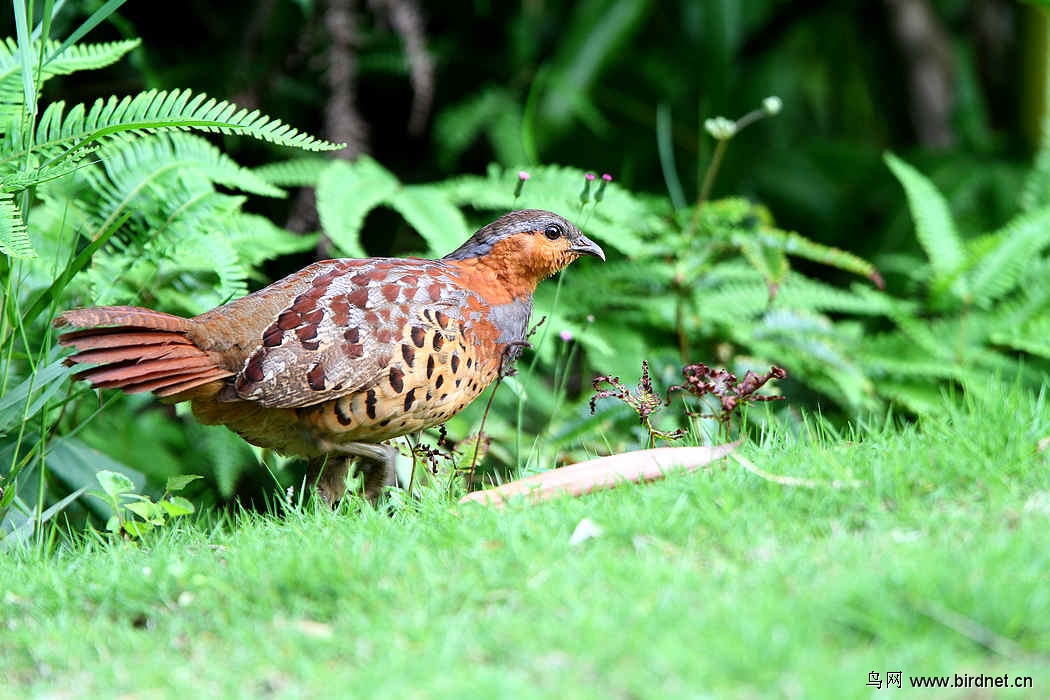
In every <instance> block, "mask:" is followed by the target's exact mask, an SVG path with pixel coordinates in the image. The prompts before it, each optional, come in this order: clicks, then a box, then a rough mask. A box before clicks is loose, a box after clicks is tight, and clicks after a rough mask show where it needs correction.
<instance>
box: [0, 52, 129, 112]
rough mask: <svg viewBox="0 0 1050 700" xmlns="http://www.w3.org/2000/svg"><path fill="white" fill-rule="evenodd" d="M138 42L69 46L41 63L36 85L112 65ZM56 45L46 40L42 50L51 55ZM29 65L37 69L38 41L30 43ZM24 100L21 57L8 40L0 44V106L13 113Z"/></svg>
mask: <svg viewBox="0 0 1050 700" xmlns="http://www.w3.org/2000/svg"><path fill="white" fill-rule="evenodd" d="M140 43H141V41H140V40H139V39H127V40H124V41H111V42H107V43H102V44H73V45H71V46H68V47H66V50H65V51H63V52H62V53H61V54H60V55H58V56H56V57H55V58H54V59H52V60H51V61H49V62H47V63H45V64H44V65H43V67H42V70H41V71H40V73H39V75H37V76H35V77H36V78H37V80H38V81H39V84H43V83H44V82H45V81H46V80H47V79H48V78H51V77H54V76H56V75H68V74H70V73H76V72H77V71H82V70H94V69H98V68H105V67H106V66H108V65H111V64H113V63H116V62H117V61H119V60H120V59H121V58H123V57H124V56H125V55H126V54H127V53H128V52H129V51H131V50H133V49H135V48H136V47H138V45H139V44H140ZM59 46H60V44H59V43H58V42H57V41H48V42H46V45H45V46H44V51H45V52H46V53H48V54H52V53H54V52H55V50H57V49H58V47H59ZM31 50H32V58H33V60H32V65H33V68H34V69H35V68H36V67H37V61H36V57H37V55H38V54H39V52H40V42H38V41H37V42H33V45H32V48H31ZM24 100H25V93H24V91H23V89H22V57H21V55H20V54H19V51H18V42H16V41H15V40H14V39H12V38H10V37H8V38H5V39H3V40H2V41H0V103H3V105H4V109H8V110H9V109H11V108H12V107H13V108H14V109H15V110H16V111H17V109H18V108H20V106H21V105H22V103H23V102H24ZM7 121H8V120H7V119H3V120H0V131H6V129H7V123H6V122H7Z"/></svg>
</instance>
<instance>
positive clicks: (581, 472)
mask: <svg viewBox="0 0 1050 700" xmlns="http://www.w3.org/2000/svg"><path fill="white" fill-rule="evenodd" d="M739 444H740V442H739V441H737V442H731V443H727V444H725V445H717V446H715V447H657V448H655V449H652V450H638V451H637V452H624V453H623V454H618V455H609V456H608V457H598V458H597V459H590V460H587V461H586V462H578V463H576V464H573V465H570V466H568V467H562V468H561V469H552V470H551V471H549V472H543V473H542V474H534V475H532V476H530V477H526V478H524V479H518V480H517V481H511V482H508V483H506V484H502V485H500V486H497V487H495V488H491V489H486V490H484V491H475V492H473V493H468V494H467V495H466V496H464V497H463V498H461V499H460V500H459V502H460V503H467V502H469V501H475V502H477V503H484V504H488V505H495V506H501V505H503V504H504V503H505V502H506V501H507V499H509V498H512V497H514V496H528V497H529V499H530V500H532V501H533V502H539V501H546V500H548V499H551V498H554V497H556V496H560V495H570V496H582V495H583V494H586V493H590V492H591V491H598V490H600V489H611V488H614V487H616V486H619V485H620V484H622V483H624V482H627V481H630V482H634V483H641V482H643V481H655V480H657V479H662V478H663V477H664V476H665V475H666V473H667V472H668V471H669V470H672V469H676V468H681V469H684V470H685V471H695V470H697V469H700V468H701V467H706V466H707V465H708V464H710V463H711V462H714V461H715V460H718V459H721V458H722V457H725V456H726V455H728V454H729V453H730V452H732V451H733V450H735V449H736V448H737V446H738V445H739Z"/></svg>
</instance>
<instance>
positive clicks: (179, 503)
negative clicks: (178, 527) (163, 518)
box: [160, 496, 196, 518]
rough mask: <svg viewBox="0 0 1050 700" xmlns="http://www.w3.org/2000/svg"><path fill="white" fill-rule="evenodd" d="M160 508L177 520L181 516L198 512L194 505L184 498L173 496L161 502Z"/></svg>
mask: <svg viewBox="0 0 1050 700" xmlns="http://www.w3.org/2000/svg"><path fill="white" fill-rule="evenodd" d="M160 507H161V508H163V509H164V510H165V511H167V513H168V515H170V516H171V517H173V518H177V517H179V516H181V515H189V514H190V513H192V512H193V511H195V510H196V508H194V506H193V504H192V503H191V502H190V501H188V500H187V499H185V498H183V497H182V496H172V497H171V498H166V499H164V500H163V501H161V502H160Z"/></svg>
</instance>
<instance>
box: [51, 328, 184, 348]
mask: <svg viewBox="0 0 1050 700" xmlns="http://www.w3.org/2000/svg"><path fill="white" fill-rule="evenodd" d="M62 344H63V345H72V346H73V347H74V348H76V349H77V350H99V349H102V348H119V347H130V346H133V345H160V344H169V345H170V344H179V345H193V343H192V342H191V341H190V339H189V338H187V337H186V336H183V335H178V334H175V333H170V332H166V331H156V330H140V329H137V328H130V327H128V326H118V327H116V328H90V329H88V330H86V331H70V332H68V333H63V334H62Z"/></svg>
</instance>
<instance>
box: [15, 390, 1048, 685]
mask: <svg viewBox="0 0 1050 700" xmlns="http://www.w3.org/2000/svg"><path fill="white" fill-rule="evenodd" d="M1048 435H1050V406H1048V405H1047V403H1046V401H1045V400H1044V397H1043V396H1038V397H1036V396H1032V395H1029V394H1026V393H1025V392H1023V391H1021V390H1019V389H1015V388H1010V387H1008V386H1004V387H1001V388H1000V387H989V389H988V391H987V393H986V394H984V395H983V396H980V397H973V396H971V397H968V398H966V399H959V398H956V399H952V400H949V399H947V398H946V399H945V400H944V403H943V408H942V410H941V411H940V412H938V413H937V414H936V416H935V417H931V418H927V419H925V420H923V421H922V422H921V423H920V424H919V425H901V424H900V423H899V422H896V421H887V422H886V425H873V426H868V427H862V428H857V429H856V431H855V432H854V433H853V434H850V435H841V436H837V435H833V434H830V433H829V432H828V431H827V430H823V429H813V430H810V431H808V433H807V432H803V434H801V435H796V436H788V437H785V436H782V435H772V434H771V435H766V436H765V437H764V438H762V439H761V440H760V441H759V442H758V443H757V444H756V443H752V444H748V445H746V446H745V447H743V448H742V454H743V455H744V456H745V457H746V459H747V460H749V461H750V462H751V463H753V464H754V465H755V466H757V467H759V468H760V469H761V470H764V471H765V472H767V473H769V474H773V475H781V476H791V477H801V478H805V479H809V480H814V481H816V482H818V483H817V484H815V485H809V486H797V485H795V486H789V485H785V484H783V483H777V482H775V481H773V480H770V479H769V478H763V477H762V476H759V475H757V474H756V473H754V472H753V471H749V470H746V469H744V468H743V467H742V466H741V465H740V464H739V463H738V462H737V461H734V460H733V459H729V460H726V461H724V462H722V463H719V464H717V465H715V466H714V467H713V468H712V469H710V470H708V471H704V472H700V473H694V474H682V473H675V474H672V475H671V476H669V478H667V479H666V480H664V481H661V482H657V483H654V484H650V485H647V486H635V485H627V486H623V487H620V488H618V489H615V490H612V491H608V492H603V493H599V494H594V495H591V496H588V497H583V498H579V499H561V500H556V501H553V502H549V503H545V504H542V505H537V506H531V507H530V506H526V505H525V504H523V503H520V502H518V503H512V504H511V505H510V506H509V507H507V508H505V509H503V510H497V509H493V508H487V507H484V506H479V505H475V504H468V505H461V506H457V505H454V504H452V503H450V502H449V501H447V500H442V499H440V498H438V497H436V496H430V497H427V498H425V499H424V500H423V501H422V502H420V503H418V504H412V505H402V506H399V507H398V508H396V509H394V510H395V512H394V514H393V515H390V514H388V513H385V512H379V511H377V510H375V509H372V508H370V507H368V506H362V505H361V504H355V505H353V506H352V507H344V508H343V509H341V510H339V511H337V512H329V511H325V510H324V509H321V508H318V507H314V506H313V505H312V502H308V503H307V504H306V505H304V506H302V507H300V508H298V509H295V510H292V511H289V512H284V513H282V514H279V515H258V514H243V513H242V514H239V515H235V516H229V517H225V518H219V517H218V516H215V515H204V516H202V517H200V518H199V519H198V520H196V521H194V522H180V523H178V524H176V525H175V526H173V527H169V528H165V530H164V531H163V532H161V533H158V534H156V535H155V536H150V537H149V538H147V540H146V541H145V542H143V543H141V544H137V543H129V542H121V541H117V542H112V543H111V542H106V541H102V542H99V541H92V540H91V539H90V538H84V539H81V540H79V541H78V542H77V543H76V544H72V545H60V546H59V547H58V549H57V551H54V552H52V553H49V554H44V555H40V554H36V553H33V552H31V551H27V552H22V553H15V554H14V555H13V556H11V557H9V558H8V560H7V561H5V562H4V563H3V565H2V568H0V580H2V589H3V593H2V601H3V607H2V610H3V613H2V625H3V633H2V636H0V668H2V673H3V679H4V682H3V684H2V685H0V695H3V696H5V697H34V696H44V697H116V696H123V697H146V698H151V697H167V696H176V695H179V696H185V695H186V694H191V695H190V696H192V697H217V696H224V697H261V696H274V697H366V696H367V697H372V696H374V697H515V698H518V697H558V698H573V697H603V698H604V697H652V698H663V697H710V698H724V697H730V698H767V697H795V698H814V697H815V698H824V697H826V698H848V697H897V696H900V697H967V698H985V697H1000V696H1002V697H1033V698H1035V697H1048V696H1050V585H1048V583H1047V581H1048V575H1047V572H1048V570H1050V547H1048V546H1047V542H1048V539H1047V533H1048V531H1050V470H1048V452H1050V451H1048V452H1043V451H1041V450H1040V440H1041V439H1044V438H1046V437H1047V436H1048ZM853 481H856V482H859V485H858V486H856V487H853V486H850V485H849V484H850V483H851V482H853ZM832 482H838V487H835V486H832V485H831V484H832ZM584 518H589V519H591V520H592V521H593V522H594V523H596V524H597V525H598V526H600V527H601V528H602V530H603V534H601V535H600V536H598V537H594V538H591V539H588V540H586V541H583V542H578V543H575V544H573V543H570V538H571V536H572V534H573V531H574V529H575V528H576V526H577V524H578V523H579V522H580V521H581V520H582V519H584ZM873 671H875V672H879V673H880V674H881V677H882V679H883V681H884V680H885V674H886V672H888V671H900V672H902V673H903V685H904V687H905V690H896V689H892V690H887V689H885V688H884V689H882V690H881V691H880V690H876V689H875V688H874V687H871V686H867V685H866V683H867V681H868V674H869V673H870V672H873ZM1004 673H1005V674H1008V675H1009V676H1010V677H1011V679H1012V678H1013V677H1016V676H1031V677H1032V679H1033V687H1032V688H1030V689H1027V690H981V689H974V688H970V689H968V690H965V689H962V690H961V689H955V690H947V691H945V690H941V691H932V690H908V689H907V688H908V686H909V678H908V677H909V676H918V675H931V674H941V675H952V676H954V674H960V676H961V674H970V675H981V674H985V675H995V674H998V675H1002V674H1004Z"/></svg>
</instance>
